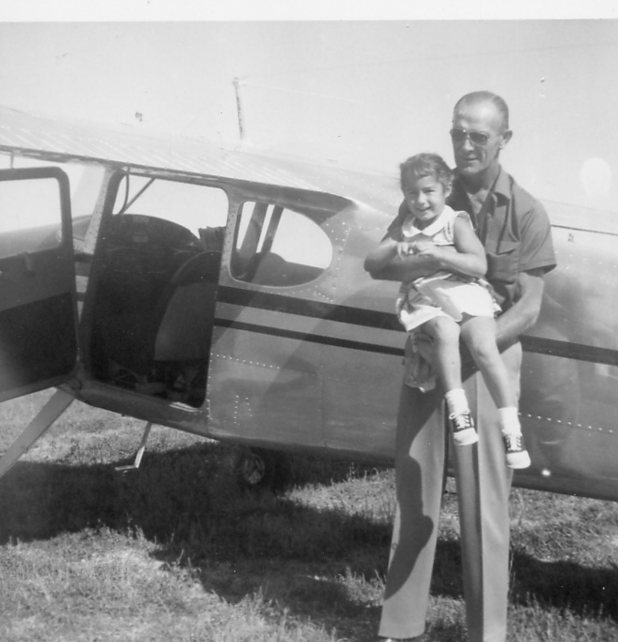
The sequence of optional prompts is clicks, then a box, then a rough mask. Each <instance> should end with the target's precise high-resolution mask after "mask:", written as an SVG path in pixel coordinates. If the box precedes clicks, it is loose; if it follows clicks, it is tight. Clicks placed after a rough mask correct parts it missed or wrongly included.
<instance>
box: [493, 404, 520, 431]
mask: <svg viewBox="0 0 618 642" xmlns="http://www.w3.org/2000/svg"><path fill="white" fill-rule="evenodd" d="M498 413H499V415H500V425H501V427H502V434H503V435H520V434H521V424H520V423H519V412H518V410H517V408H516V407H515V406H508V407H507V408H498Z"/></svg>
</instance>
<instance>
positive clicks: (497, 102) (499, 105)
mask: <svg viewBox="0 0 618 642" xmlns="http://www.w3.org/2000/svg"><path fill="white" fill-rule="evenodd" d="M480 102H490V103H492V104H493V105H494V106H495V107H496V109H497V110H498V112H499V114H500V116H501V118H502V125H503V127H504V129H505V130H507V129H508V128H509V106H508V105H507V104H506V101H505V100H504V98H502V96H498V94H494V92H493V91H486V90H482V91H471V92H470V93H469V94H466V95H465V96H462V97H461V98H460V99H459V100H458V101H457V102H456V103H455V107H454V108H453V114H455V113H456V112H457V110H458V109H459V107H460V106H461V105H463V104H464V103H480Z"/></svg>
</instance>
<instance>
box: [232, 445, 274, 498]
mask: <svg viewBox="0 0 618 642" xmlns="http://www.w3.org/2000/svg"><path fill="white" fill-rule="evenodd" d="M276 465H277V463H276V458H275V455H274V454H273V453H271V452H269V451H268V450H263V449H261V448H251V449H249V448H243V449H242V451H241V452H240V453H239V454H238V455H237V457H236V462H235V471H236V479H237V481H238V483H239V485H240V486H241V487H242V488H248V489H255V490H257V489H260V488H268V487H271V486H272V484H273V480H274V478H275V470H276Z"/></svg>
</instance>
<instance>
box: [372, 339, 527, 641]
mask: <svg viewBox="0 0 618 642" xmlns="http://www.w3.org/2000/svg"><path fill="white" fill-rule="evenodd" d="M502 358H503V360H504V362H505V364H506V366H507V368H508V370H509V373H510V374H511V377H512V385H513V386H514V388H515V390H516V392H517V395H518V396H519V389H520V388H519V373H520V367H521V344H519V343H518V344H516V345H514V346H511V347H510V348H508V349H507V350H506V351H505V352H503V353H502ZM464 387H465V390H466V394H467V396H468V403H469V404H470V409H471V411H472V413H473V415H474V417H475V419H476V424H477V431H478V433H479V442H478V444H474V445H472V446H452V451H453V455H454V457H453V459H454V466H455V475H456V480H457V497H458V502H459V520H460V527H461V551H462V565H463V581H464V597H465V601H466V616H467V624H468V635H469V640H470V642H504V640H505V638H506V612H507V594H508V584H509V527H510V519H509V492H510V488H511V480H512V472H511V471H510V470H509V469H508V468H507V467H506V465H505V458H504V457H505V453H504V444H503V442H502V435H501V432H500V427H499V422H498V413H497V411H496V407H495V404H494V402H493V400H492V399H491V396H490V394H489V391H488V390H487V388H486V386H485V383H484V381H483V378H482V376H481V375H480V373H476V374H474V375H473V376H471V377H469V378H468V379H467V381H466V382H465V384H464ZM442 394H443V393H442V391H441V390H435V391H433V392H430V393H422V392H420V391H418V390H416V389H413V388H409V387H407V386H402V392H401V399H400V405H399V414H398V418H397V438H396V453H395V470H396V489H397V509H396V514H395V523H394V526H393V538H392V546H391V552H390V560H389V569H388V576H387V581H386V590H385V594H384V605H383V607H382V619H381V622H380V631H379V635H380V636H383V637H393V638H413V637H416V636H419V635H421V634H422V633H423V632H424V630H425V620H426V616H427V606H428V602H429V585H430V582H431V574H432V570H433V562H434V556H435V551H436V541H437V535H438V519H439V514H440V504H441V499H442V493H443V483H444V474H445V466H446V461H445V459H446V450H447V449H446V439H447V433H446V429H445V426H446V422H445V418H444V410H443V407H444V404H443V401H442ZM451 444H452V441H451Z"/></svg>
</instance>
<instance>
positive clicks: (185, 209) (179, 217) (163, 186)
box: [114, 174, 228, 235]
mask: <svg viewBox="0 0 618 642" xmlns="http://www.w3.org/2000/svg"><path fill="white" fill-rule="evenodd" d="M227 211H228V198H227V194H226V193H225V192H224V191H223V190H222V189H219V188H215V187H209V186H205V185H198V184H193V183H186V182H182V181H173V180H167V179H162V178H152V177H149V176H140V175H135V174H131V175H127V176H125V177H124V178H123V180H122V182H121V184H120V186H119V188H118V193H117V195H116V203H115V205H114V212H115V213H116V214H140V215H146V216H149V217H152V218H157V219H165V220H167V221H171V222H172V223H176V224H178V225H181V226H182V227H185V228H186V229H188V230H190V231H191V232H193V234H195V235H199V234H200V230H202V229H205V228H212V227H222V226H224V225H225V222H226V219H227Z"/></svg>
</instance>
